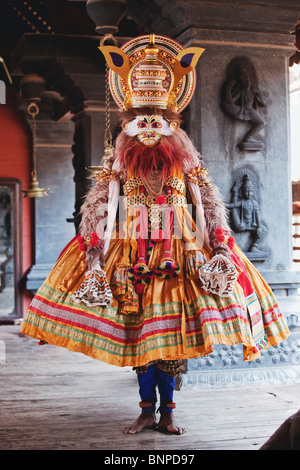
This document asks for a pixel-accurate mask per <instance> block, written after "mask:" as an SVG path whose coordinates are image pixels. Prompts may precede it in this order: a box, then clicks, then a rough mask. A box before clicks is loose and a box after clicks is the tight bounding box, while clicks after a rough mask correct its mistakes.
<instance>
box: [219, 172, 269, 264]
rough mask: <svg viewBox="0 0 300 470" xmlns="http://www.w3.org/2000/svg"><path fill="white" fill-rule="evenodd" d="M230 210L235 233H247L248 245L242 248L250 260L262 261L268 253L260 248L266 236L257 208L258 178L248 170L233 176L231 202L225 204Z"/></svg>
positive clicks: (258, 208)
mask: <svg viewBox="0 0 300 470" xmlns="http://www.w3.org/2000/svg"><path fill="white" fill-rule="evenodd" d="M227 208H228V209H230V210H231V225H232V229H233V230H234V232H235V233H241V232H247V233H248V234H249V235H250V245H249V246H248V247H245V248H244V247H243V249H244V250H246V254H247V256H248V257H249V258H250V259H256V260H263V259H266V258H267V257H268V253H266V252H265V251H264V250H262V249H261V248H260V244H261V242H262V240H263V238H264V236H265V234H266V228H265V227H264V226H263V224H262V221H261V215H260V207H259V194H258V177H257V176H256V174H255V173H254V171H252V170H250V169H248V168H247V169H242V170H239V171H238V172H237V173H236V174H235V176H234V184H233V186H232V200H231V202H230V203H229V204H227Z"/></svg>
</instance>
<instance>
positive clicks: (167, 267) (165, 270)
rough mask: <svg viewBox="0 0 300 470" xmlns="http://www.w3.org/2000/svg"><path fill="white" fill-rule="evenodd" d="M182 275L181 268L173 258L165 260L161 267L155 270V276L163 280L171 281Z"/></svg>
mask: <svg viewBox="0 0 300 470" xmlns="http://www.w3.org/2000/svg"><path fill="white" fill-rule="evenodd" d="M179 273H180V266H177V264H175V263H174V261H173V259H172V258H169V257H168V258H163V259H162V262H161V263H160V265H159V266H158V267H157V268H156V269H155V271H154V274H155V275H156V276H158V277H160V278H161V279H171V278H172V277H178V276H179Z"/></svg>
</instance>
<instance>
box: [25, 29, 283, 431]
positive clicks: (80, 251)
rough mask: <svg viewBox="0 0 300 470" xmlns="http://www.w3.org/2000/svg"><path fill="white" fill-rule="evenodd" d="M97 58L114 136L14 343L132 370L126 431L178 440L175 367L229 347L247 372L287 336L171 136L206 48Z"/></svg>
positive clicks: (190, 158) (179, 137) (217, 203)
mask: <svg viewBox="0 0 300 470" xmlns="http://www.w3.org/2000/svg"><path fill="white" fill-rule="evenodd" d="M100 50H101V51H102V52H103V54H104V56H105V58H106V61H107V64H108V66H109V84H110V90H111V93H112V96H113V98H114V100H115V102H116V103H117V104H118V106H119V107H120V109H121V111H120V117H121V122H122V131H121V132H120V134H119V135H118V137H117V139H116V142H115V148H114V152H113V154H112V156H111V158H108V159H106V160H105V162H104V163H103V166H102V168H101V171H100V172H99V173H98V174H97V182H96V184H95V185H94V186H93V187H92V188H91V189H90V190H89V192H88V193H87V195H86V197H85V200H84V202H83V205H82V208H81V224H80V233H79V234H78V235H77V236H76V237H75V238H74V239H73V240H72V241H71V242H70V243H69V244H68V245H67V246H66V247H65V249H64V250H63V252H62V253H61V255H60V256H59V258H58V260H57V262H56V264H55V266H54V267H53V269H52V271H51V272H50V274H49V275H48V277H47V279H46V280H45V282H44V283H43V285H42V286H41V287H40V289H39V290H38V291H37V293H36V294H35V296H34V298H33V300H32V303H31V305H30V308H29V311H28V313H27V315H26V317H25V319H24V322H23V325H22V328H21V331H22V333H24V334H25V335H28V336H31V337H34V338H37V339H39V340H41V341H42V342H47V343H51V344H53V345H57V346H62V347H64V348H67V349H69V350H72V351H78V352H81V353H83V354H86V355H88V356H90V357H92V358H95V359H98V360H100V361H104V362H107V363H109V364H114V365H116V366H121V367H122V366H132V367H133V368H134V369H135V370H136V372H137V375H138V383H139V392H140V402H139V406H140V408H141V413H140V415H139V417H138V418H137V420H136V421H135V422H134V423H133V424H132V425H131V426H130V427H128V428H126V429H125V432H127V433H136V432H138V431H141V430H142V429H144V428H149V427H156V428H157V429H159V430H162V429H164V430H167V431H169V432H173V433H177V434H181V433H183V432H185V429H184V428H181V427H178V426H177V425H176V424H175V422H174V419H173V413H172V412H173V410H174V408H175V403H174V401H173V392H174V388H175V377H176V375H177V374H178V373H179V369H180V365H181V363H182V361H183V360H186V359H190V358H195V357H199V356H203V355H206V354H209V353H211V352H212V351H213V346H214V345H215V344H224V345H227V346H230V345H234V344H238V343H240V344H242V345H243V354H244V360H245V361H252V360H255V359H257V358H258V357H259V356H260V354H261V350H262V349H265V348H268V347H270V346H274V345H277V344H279V343H280V342H281V341H282V340H284V339H285V338H286V337H287V336H288V335H289V331H288V328H287V326H286V324H285V321H284V318H283V316H282V314H281V312H280V310H279V308H278V305H277V302H276V299H275V297H274V294H273V293H272V291H271V289H270V287H269V286H268V285H267V283H266V282H265V281H264V279H263V278H262V277H261V276H260V274H259V273H258V271H257V270H256V269H255V267H254V266H253V265H252V264H251V262H250V261H249V260H248V259H247V257H246V256H245V255H244V253H243V252H242V251H241V250H240V249H239V247H238V246H237V245H236V244H235V241H234V238H233V236H232V235H231V231H230V227H229V225H228V222H227V216H226V209H225V206H224V204H223V202H222V199H221V197H220V194H219V192H218V189H217V188H216V187H215V186H214V185H213V184H212V183H211V182H210V180H209V178H208V170H207V169H206V168H205V167H204V166H203V161H202V159H201V156H200V155H199V153H198V152H197V150H196V149H195V147H194V145H193V143H192V142H191V140H190V139H189V137H188V136H187V134H186V133H185V132H184V131H183V130H182V129H181V128H180V124H181V119H180V113H181V112H182V110H183V109H184V108H185V107H186V106H187V104H188V103H189V102H190V100H191V97H192V95H193V92H194V89H195V80H196V74H195V66H196V63H197V61H198V59H199V57H200V55H201V53H202V52H203V50H204V49H201V48H196V47H191V48H187V49H184V48H183V47H182V46H181V45H180V44H179V43H178V42H176V41H174V40H173V39H170V38H167V37H165V36H155V38H154V35H145V36H140V37H138V38H135V39H133V40H130V41H129V42H127V43H126V44H125V45H124V46H122V48H118V47H115V46H102V47H100ZM120 201H121V203H120ZM157 389H158V392H159V398H160V403H159V405H160V406H159V411H160V414H161V415H160V420H159V422H158V423H157V422H156V417H155V416H156V415H155V410H156V402H157Z"/></svg>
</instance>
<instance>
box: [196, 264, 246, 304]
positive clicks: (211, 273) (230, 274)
mask: <svg viewBox="0 0 300 470" xmlns="http://www.w3.org/2000/svg"><path fill="white" fill-rule="evenodd" d="M237 277H238V271H237V269H236V267H235V265H234V264H232V263H231V262H230V261H229V259H228V258H226V257H225V256H223V255H216V256H214V257H213V258H212V259H211V260H210V261H208V262H207V263H206V264H204V265H203V266H202V267H201V268H200V269H199V279H200V281H201V282H202V284H203V289H204V290H205V291H206V292H207V293H211V294H214V295H218V296H219V297H227V296H228V295H230V294H231V293H232V292H233V289H234V285H235V283H236V280H237Z"/></svg>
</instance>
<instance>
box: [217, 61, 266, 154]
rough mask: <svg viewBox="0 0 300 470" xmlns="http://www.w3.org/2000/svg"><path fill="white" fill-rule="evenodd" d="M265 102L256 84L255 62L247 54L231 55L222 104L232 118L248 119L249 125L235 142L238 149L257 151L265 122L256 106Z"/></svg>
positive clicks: (261, 145)
mask: <svg viewBox="0 0 300 470" xmlns="http://www.w3.org/2000/svg"><path fill="white" fill-rule="evenodd" d="M264 106H266V103H265V102H264V99H263V97H262V94H261V92H260V90H259V88H258V83H257V77H256V72H255V69H254V66H253V65H252V63H251V62H250V60H249V59H248V58H247V57H237V58H235V59H233V60H232V61H231V62H230V64H229V65H228V67H227V80H226V83H225V84H224V88H223V96H222V108H223V111H224V112H225V113H226V114H227V115H229V116H230V117H232V118H233V119H236V120H239V121H244V122H247V123H248V124H249V125H250V126H251V127H250V130H248V132H247V133H246V135H245V136H244V138H243V140H242V141H241V142H239V143H238V147H239V148H240V150H247V151H259V150H261V149H262V148H263V146H264V144H263V142H262V141H261V140H260V139H258V133H259V132H260V131H261V130H262V129H263V128H264V127H265V125H266V123H265V120H264V118H263V117H262V115H261V113H260V112H259V108H262V107H264Z"/></svg>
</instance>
